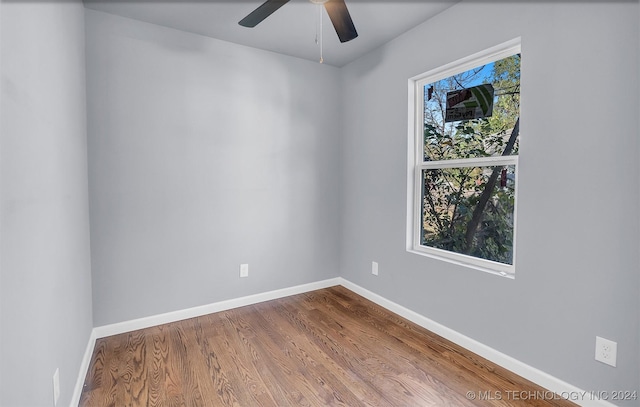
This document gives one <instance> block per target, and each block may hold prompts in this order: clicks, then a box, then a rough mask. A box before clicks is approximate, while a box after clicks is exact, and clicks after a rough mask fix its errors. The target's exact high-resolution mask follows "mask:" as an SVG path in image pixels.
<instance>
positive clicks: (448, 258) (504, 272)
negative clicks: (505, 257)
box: [407, 248, 516, 280]
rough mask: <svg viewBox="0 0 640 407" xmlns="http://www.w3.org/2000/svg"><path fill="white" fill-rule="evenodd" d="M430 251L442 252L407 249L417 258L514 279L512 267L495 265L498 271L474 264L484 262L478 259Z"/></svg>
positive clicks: (513, 267)
mask: <svg viewBox="0 0 640 407" xmlns="http://www.w3.org/2000/svg"><path fill="white" fill-rule="evenodd" d="M431 250H434V251H436V250H437V251H438V252H440V251H442V252H443V254H438V253H431V252H430V251H429V252H428V251H426V250H424V249H415V248H407V252H409V253H413V254H417V255H419V256H424V257H429V258H432V259H436V260H441V261H445V262H447V263H451V264H455V265H458V266H462V267H466V268H470V269H474V270H480V271H483V272H485V273H489V274H493V275H496V276H500V277H505V278H508V279H510V280H514V279H515V278H516V276H515V266H512V265H507V264H505V265H501V264H497V263H496V265H497V266H498V267H499V268H500V269H498V267H496V268H492V267H490V265H489V266H483V265H480V264H476V263H477V262H484V261H482V260H480V259H476V258H474V257H470V256H465V255H463V254H457V253H450V252H446V251H444V250H438V249H431ZM466 259H469V260H470V261H465V260H466ZM487 263H492V262H489V261H487ZM501 266H504V267H501Z"/></svg>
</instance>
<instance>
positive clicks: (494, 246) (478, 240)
mask: <svg viewBox="0 0 640 407" xmlns="http://www.w3.org/2000/svg"><path fill="white" fill-rule="evenodd" d="M514 203H515V165H509V166H499V167H465V168H444V169H426V170H423V171H422V208H421V209H422V211H421V212H422V222H421V223H422V233H421V244H422V245H423V246H428V247H434V248H437V249H443V250H448V251H451V252H455V253H461V254H466V255H469V256H474V257H479V258H482V259H486V260H492V261H496V262H500V263H505V264H513V221H514Z"/></svg>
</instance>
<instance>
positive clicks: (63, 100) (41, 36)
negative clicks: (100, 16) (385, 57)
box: [0, 2, 93, 407]
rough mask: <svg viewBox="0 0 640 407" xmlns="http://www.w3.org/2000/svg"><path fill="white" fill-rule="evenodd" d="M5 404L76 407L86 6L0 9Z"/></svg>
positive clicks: (83, 252)
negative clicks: (56, 380)
mask: <svg viewBox="0 0 640 407" xmlns="http://www.w3.org/2000/svg"><path fill="white" fill-rule="evenodd" d="M0 9H1V21H0V23H1V27H2V28H1V30H2V34H1V37H2V44H1V55H2V90H1V99H2V105H1V110H0V112H1V116H2V127H1V131H2V133H1V134H2V135H1V138H0V144H1V146H2V147H1V153H0V174H1V177H0V186H1V188H0V196H1V200H0V205H1V206H0V208H1V209H0V224H1V231H2V236H1V246H0V253H1V262H0V271H1V274H0V279H1V285H0V326H1V327H2V332H1V337H2V342H1V346H0V375H1V378H0V405H2V406H11V407H16V406H30V407H31V406H52V405H53V385H52V377H53V373H54V371H55V369H56V368H59V369H60V381H61V391H62V393H61V396H60V400H59V403H58V405H59V406H61V405H69V402H70V400H71V394H72V391H73V387H74V385H75V382H76V379H77V376H78V372H79V368H80V362H81V359H82V357H83V355H84V350H85V348H86V346H87V341H88V338H89V334H90V332H91V328H92V326H93V324H92V320H91V270H90V251H89V205H88V188H87V150H86V148H87V144H86V120H85V117H86V115H85V94H86V92H85V91H86V89H85V63H84V21H83V20H84V12H83V8H82V4H81V3H70V2H64V3H62V2H43V3H27V4H19V3H5V2H3V3H2V4H1V5H0Z"/></svg>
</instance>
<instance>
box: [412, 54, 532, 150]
mask: <svg viewBox="0 0 640 407" xmlns="http://www.w3.org/2000/svg"><path fill="white" fill-rule="evenodd" d="M423 92H424V112H423V114H424V116H423V119H424V120H423V122H424V129H423V133H424V144H423V145H424V161H439V160H451V159H460V158H472V157H473V158H475V157H487V156H497V155H503V154H504V155H516V154H518V131H517V130H516V131H513V129H514V127H515V125H516V121H517V120H518V117H519V116H520V54H516V55H512V56H510V57H507V58H504V59H501V60H498V61H495V62H492V63H490V64H487V65H482V66H479V67H477V68H474V69H470V70H468V71H465V72H462V73H459V74H456V75H452V76H449V77H447V78H444V79H442V80H439V81H437V82H434V83H430V84H427V85H425V86H424V89H423ZM510 139H512V140H511V143H509V140H510Z"/></svg>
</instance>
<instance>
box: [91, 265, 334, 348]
mask: <svg viewBox="0 0 640 407" xmlns="http://www.w3.org/2000/svg"><path fill="white" fill-rule="evenodd" d="M340 282H341V279H339V278H332V279H329V280H323V281H318V282H315V283H309V284H302V285H298V286H294V287H288V288H282V289H280V290H274V291H268V292H265V293H260V294H254V295H249V296H246V297H240V298H234V299H231V300H226V301H220V302H216V303H213V304H207V305H202V306H199V307H193V308H187V309H184V310H180V311H174V312H167V313H165V314H159V315H153V316H150V317H144V318H138V319H133V320H131V321H125V322H118V323H116V324H110V325H104V326H99V327H96V328H94V331H95V333H96V338H104V337H107V336H111V335H117V334H121V333H125V332H131V331H135V330H138V329H144V328H149V327H152V326H156V325H162V324H168V323H170V322H176V321H182V320H183V319H189V318H195V317H199V316H202V315H207V314H213V313H214V312H220V311H226V310H229V309H232V308H238V307H244V306H246V305H252V304H257V303H259V302H264V301H269V300H275V299H278V298H283V297H288V296H290V295H296V294H301V293H306V292H309V291H313V290H319V289H321V288H327V287H331V286H334V285H340Z"/></svg>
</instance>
